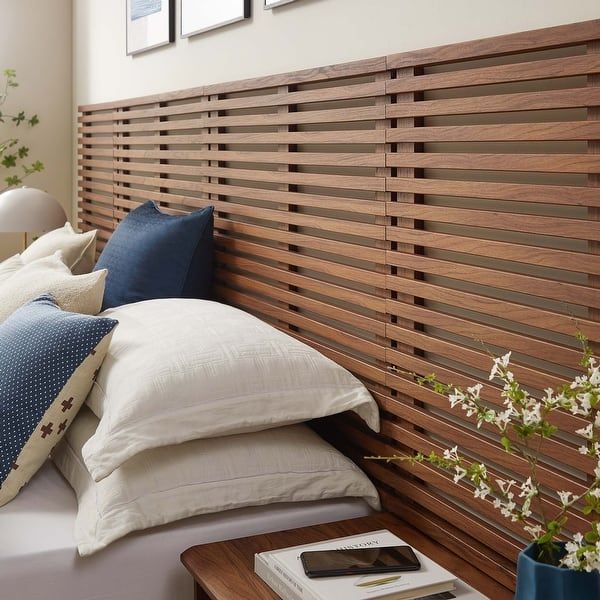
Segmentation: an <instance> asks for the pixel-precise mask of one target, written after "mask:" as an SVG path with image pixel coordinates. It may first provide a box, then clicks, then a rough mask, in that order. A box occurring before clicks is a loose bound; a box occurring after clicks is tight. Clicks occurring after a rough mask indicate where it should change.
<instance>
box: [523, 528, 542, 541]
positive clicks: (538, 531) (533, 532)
mask: <svg viewBox="0 0 600 600" xmlns="http://www.w3.org/2000/svg"><path fill="white" fill-rule="evenodd" d="M523 529H524V530H525V531H526V532H527V533H528V534H529V535H530V536H531V537H532V538H533V539H534V540H537V538H539V537H541V536H542V534H543V533H544V530H543V529H542V527H541V526H540V525H537V524H536V525H525V526H524V527H523Z"/></svg>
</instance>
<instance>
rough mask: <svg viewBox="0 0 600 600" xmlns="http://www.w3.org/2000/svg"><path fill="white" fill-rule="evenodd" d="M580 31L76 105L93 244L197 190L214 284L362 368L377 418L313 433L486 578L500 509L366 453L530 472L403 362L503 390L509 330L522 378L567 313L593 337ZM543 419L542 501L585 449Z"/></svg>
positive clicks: (596, 25)
mask: <svg viewBox="0 0 600 600" xmlns="http://www.w3.org/2000/svg"><path fill="white" fill-rule="evenodd" d="M596 40H600V21H590V22H586V23H577V24H574V25H568V26H560V27H555V28H549V29H543V30H539V31H534V32H524V33H519V34H513V35H509V36H500V37H499V38H490V39H486V40H476V41H473V42H466V43H464V44H452V45H449V46H443V47H440V48H434V49H426V50H421V51H416V52H408V53H403V54H400V55H393V56H388V57H383V58H377V59H369V60H366V61H359V62H356V63H349V64H346V65H334V66H329V67H323V68H316V69H308V70H305V71H301V72H295V73H283V74H280V75H274V76H270V77H261V78H257V79H252V80H244V81H240V82H230V83H224V84H217V85H214V86H206V87H201V88H195V89H192V90H182V91H178V92H172V93H165V94H159V95H155V96H150V97H147V98H134V99H130V100H119V101H117V102H113V103H106V104H102V105H96V106H83V107H80V115H79V118H78V121H79V147H78V168H79V219H80V225H81V228H82V229H84V230H90V229H98V249H99V250H101V249H102V248H103V247H104V245H105V244H106V242H107V240H109V239H110V235H111V234H112V232H113V231H114V229H115V228H116V226H117V225H118V223H119V222H120V221H121V220H122V219H124V218H125V217H126V216H127V214H128V213H129V212H130V211H131V210H133V209H135V208H136V207H138V206H140V204H142V203H143V202H145V201H147V200H153V201H154V202H156V203H157V204H159V206H160V207H161V209H162V210H164V211H166V212H168V213H170V214H175V215H176V214H183V213H186V212H189V211H192V210H195V209H198V208H202V207H205V206H208V205H213V206H214V207H215V211H216V212H215V241H216V248H217V250H216V262H217V284H216V290H217V293H218V295H219V298H220V299H221V300H223V301H225V302H228V303H230V304H233V305H236V306H239V307H241V308H243V309H244V310H247V311H249V312H252V313H254V314H256V315H257V316H259V317H260V318H262V319H264V320H265V321H267V322H269V323H271V324H272V325H273V326H275V327H277V328H278V329H280V330H282V331H285V332H286V333H288V334H289V335H292V336H294V337H296V338H297V339H298V340H300V341H302V342H303V343H306V344H309V345H311V346H312V347H314V348H316V349H317V350H319V351H320V352H322V353H323V354H324V355H326V356H328V357H329V358H331V359H332V360H334V361H336V362H338V363H339V364H340V365H342V366H344V367H345V368H347V369H349V370H350V371H352V372H353V373H354V374H355V375H356V376H357V377H359V378H360V379H361V380H362V381H363V382H364V383H365V385H366V386H367V388H368V389H369V390H370V391H371V392H372V393H373V395H374V397H375V398H376V400H377V402H378V404H379V406H380V408H381V411H382V431H381V433H380V434H375V433H373V432H370V431H367V430H366V428H365V426H364V425H363V424H361V423H360V422H359V421H358V420H357V419H355V418H353V417H352V416H348V415H344V416H341V417H336V418H334V419H329V420H324V421H322V422H320V423H319V424H318V425H317V427H318V428H319V431H320V432H321V433H322V434H323V435H324V436H325V437H326V438H327V439H329V440H330V441H331V442H332V443H334V444H335V445H337V446H338V447H339V448H340V449H342V450H343V451H344V452H345V453H346V454H348V455H349V456H351V457H352V458H353V459H355V460H356V461H357V462H358V464H359V465H360V466H361V467H362V468H363V469H364V470H365V471H366V472H367V473H368V474H369V475H370V477H371V478H372V479H373V481H374V482H375V483H376V485H377V486H378V489H379V490H380V492H381V495H382V499H383V501H384V505H385V507H386V508H387V509H388V510H390V511H392V512H394V513H396V514H399V515H402V517H403V518H404V519H405V520H406V521H408V522H410V524H411V525H412V526H413V527H416V528H418V529H419V530H420V531H421V532H422V534H424V535H425V536H427V537H428V538H430V539H431V540H435V544H436V545H432V546H431V551H432V556H433V557H434V558H435V559H436V560H439V561H440V562H442V563H443V562H444V561H450V563H452V561H460V560H462V559H466V561H467V563H468V564H469V565H471V567H470V570H469V571H468V577H467V579H469V578H470V581H471V582H472V583H474V584H475V585H476V587H478V588H479V589H481V590H482V591H486V590H487V593H488V594H489V595H490V596H491V597H493V598H503V597H508V595H509V591H508V590H512V589H513V588H514V571H515V559H516V555H517V553H518V551H519V549H520V548H521V547H522V546H523V544H524V539H523V537H522V533H521V531H520V529H519V527H518V524H511V523H507V522H505V520H504V519H502V517H501V516H499V515H498V514H497V512H496V511H495V510H494V509H493V507H492V506H491V504H490V503H481V502H480V501H479V500H477V499H475V498H474V497H473V490H472V488H471V487H470V486H469V485H467V484H461V485H458V486H457V485H455V484H454V483H453V482H452V478H451V477H449V476H448V474H445V473H439V472H437V471H436V470H435V469H432V468H429V467H427V466H425V465H413V466H410V465H404V464H403V465H396V464H386V463H380V462H373V461H369V460H365V459H364V457H365V456H368V455H372V454H390V453H392V454H393V453H405V452H429V451H430V450H431V449H436V450H438V451H441V450H443V448H445V447H447V446H448V445H454V444H456V443H459V444H460V445H461V446H463V447H464V448H465V450H466V452H467V454H468V456H469V458H470V460H486V461H487V462H488V463H489V468H490V472H493V473H494V474H498V475H503V476H508V477H512V478H514V479H515V480H518V481H520V480H522V479H524V478H525V477H526V474H527V469H526V465H525V464H524V462H523V461H522V460H519V459H517V458H515V457H512V456H507V455H506V454H504V453H503V452H502V451H501V450H500V449H499V447H498V445H497V444H496V443H494V441H493V440H494V438H493V432H492V431H491V428H490V427H488V426H483V427H482V428H481V430H478V429H477V428H476V427H475V426H474V423H473V421H472V419H469V418H467V417H465V416H464V414H458V413H456V412H455V411H452V410H451V409H450V407H449V405H448V402H447V399H446V398H444V397H443V396H441V395H439V394H436V393H435V392H433V391H432V390H429V389H426V388H424V387H422V386H419V385H417V383H416V382H415V380H414V377H413V376H412V375H411V374H410V373H418V374H427V373H431V372H435V373H437V375H438V377H439V378H440V379H442V380H443V381H446V382H449V383H453V384H455V385H460V386H463V387H465V386H468V385H471V384H472V383H473V382H474V381H479V382H481V383H482V386H483V387H482V391H481V395H482V398H484V399H485V401H486V402H489V403H491V404H492V405H495V406H501V402H502V399H501V397H500V394H499V388H498V386H497V384H496V383H494V382H489V381H488V380H487V372H488V370H489V367H490V363H491V359H490V357H489V353H504V352H505V351H506V349H512V350H513V351H514V371H515V374H517V375H518V376H519V378H520V379H521V380H522V382H523V383H524V384H525V385H526V386H528V389H530V390H531V391H532V393H536V392H538V391H539V390H542V389H544V388H545V387H547V386H549V385H551V386H558V385H561V384H562V383H563V382H564V381H566V380H568V379H569V378H570V377H572V376H573V375H574V374H575V372H576V371H577V369H578V361H579V348H578V347H577V343H576V342H575V341H574V337H573V334H574V333H575V332H576V331H577V329H581V330H582V331H583V332H584V333H585V334H586V335H587V336H588V337H589V338H590V340H591V342H592V343H593V344H598V343H600V294H599V293H598V287H599V281H600V252H599V250H598V248H599V244H600V234H599V230H598V226H597V224H598V218H599V217H598V215H599V210H600V187H599V186H598V178H599V177H600V152H599V146H598V144H599V143H600V141H599V140H600V128H599V126H598V123H599V118H598V114H599V113H598V106H599V105H600V92H599V90H600V87H599V86H598V77H600V62H599V60H600V59H599V56H600V54H599V53H598V44H599V43H600V42H598V41H596ZM554 422H555V424H556V426H557V427H559V428H560V430H561V435H560V436H559V437H558V438H557V439H555V440H552V441H548V442H545V443H544V446H543V452H544V456H543V458H542V459H541V461H540V465H539V471H540V475H541V478H542V480H543V481H544V484H545V488H544V490H543V493H542V495H541V501H542V502H543V505H544V509H545V510H546V511H547V512H551V511H554V510H556V509H557V507H558V504H557V498H556V497H555V494H553V492H552V490H555V489H571V490H573V491H577V490H582V489H583V487H584V486H585V483H586V481H587V480H588V478H589V476H590V474H591V472H592V467H593V465H591V464H590V462H589V460H588V459H587V458H586V457H583V456H582V455H580V454H579V453H578V452H577V443H576V441H575V440H574V438H573V437H572V436H573V434H574V432H575V431H576V430H577V429H580V428H581V427H582V421H581V418H580V417H577V416H574V415H560V416H556V417H555V420H554ZM582 525H583V524H582V523H581V520H578V517H576V516H575V517H574V526H582ZM294 543H298V542H296V541H294ZM432 544H433V542H432ZM284 545H285V544H284ZM455 564H459V563H455ZM460 564H463V563H460ZM218 568H220V567H218V565H217V566H215V565H213V566H211V569H207V571H208V572H210V571H211V570H213V569H216V570H218ZM461 568H462V567H461ZM461 575H462V573H461ZM213 583H214V585H215V586H217V587H215V588H214V589H215V590H216V589H220V590H221V591H220V592H219V593H223V594H225V593H227V589H226V588H222V589H221V588H218V585H220V584H219V583H218V582H217V581H216V580H215V581H214V582H213ZM211 585H213V584H211ZM254 585H255V584H254V583H253V584H252V586H254ZM211 589H212V588H211ZM264 592H265V590H264V589H262V588H260V585H257V586H256V587H251V588H249V590H248V593H252V594H254V595H252V596H251V597H261V596H260V595H256V594H261V593H264ZM212 593H213V592H210V591H209V592H208V596H207V597H211V598H216V597H218V596H215V595H210V594H212ZM236 597H237V596H236ZM239 597H243V596H239ZM266 597H270V596H266Z"/></svg>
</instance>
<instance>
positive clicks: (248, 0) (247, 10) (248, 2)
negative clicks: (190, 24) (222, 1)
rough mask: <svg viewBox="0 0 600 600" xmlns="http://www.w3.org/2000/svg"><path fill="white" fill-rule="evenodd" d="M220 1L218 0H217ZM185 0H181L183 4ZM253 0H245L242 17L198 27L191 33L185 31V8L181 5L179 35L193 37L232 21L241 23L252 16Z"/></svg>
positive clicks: (229, 23)
mask: <svg viewBox="0 0 600 600" xmlns="http://www.w3.org/2000/svg"><path fill="white" fill-rule="evenodd" d="M215 1H217V2H218V0H215ZM183 2H184V0H181V3H182V4H183ZM251 6H252V0H244V14H243V16H241V17H236V18H234V19H230V20H229V21H223V22H222V23H217V24H216V25H210V26H209V27H204V28H202V29H197V30H195V31H191V32H190V33H185V34H184V33H183V8H182V7H181V6H180V10H179V35H180V36H181V37H182V38H188V37H192V36H193V35H198V34H200V33H205V32H206V31H212V30H213V29H219V28H220V27H225V26H227V25H231V24H232V23H239V22H240V21H244V20H245V19H249V18H250V13H251Z"/></svg>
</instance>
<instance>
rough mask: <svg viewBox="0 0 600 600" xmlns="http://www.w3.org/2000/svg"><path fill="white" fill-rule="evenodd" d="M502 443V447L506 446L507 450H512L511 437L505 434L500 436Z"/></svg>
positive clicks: (505, 449)
mask: <svg viewBox="0 0 600 600" xmlns="http://www.w3.org/2000/svg"><path fill="white" fill-rule="evenodd" d="M500 443H501V444H502V447H503V448H504V451H505V452H510V450H511V448H512V444H511V442H510V439H509V438H508V437H507V436H505V435H503V436H502V437H501V438H500Z"/></svg>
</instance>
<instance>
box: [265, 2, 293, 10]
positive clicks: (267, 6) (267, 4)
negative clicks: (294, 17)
mask: <svg viewBox="0 0 600 600" xmlns="http://www.w3.org/2000/svg"><path fill="white" fill-rule="evenodd" d="M295 1H296V0H265V6H264V9H265V10H271V9H272V8H276V7H277V6H283V5H284V4H290V3H291V2H295Z"/></svg>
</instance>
